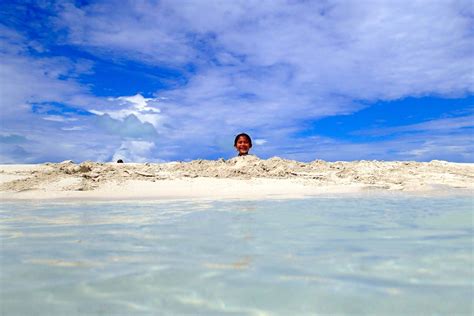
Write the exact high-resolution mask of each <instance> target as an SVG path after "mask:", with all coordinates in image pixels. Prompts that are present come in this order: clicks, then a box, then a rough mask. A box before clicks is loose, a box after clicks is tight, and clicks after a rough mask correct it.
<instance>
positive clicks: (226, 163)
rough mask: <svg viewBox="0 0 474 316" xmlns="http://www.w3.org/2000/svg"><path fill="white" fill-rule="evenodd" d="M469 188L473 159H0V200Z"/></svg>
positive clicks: (456, 191)
mask: <svg viewBox="0 0 474 316" xmlns="http://www.w3.org/2000/svg"><path fill="white" fill-rule="evenodd" d="M473 192H474V164H472V163H451V162H444V161H431V162H407V161H390V162H382V161H352V162H325V161H321V160H316V161H313V162H308V163H303V162H298V161H293V160H285V159H281V158H278V157H274V158H270V159H266V160H263V159H259V158H257V157H255V156H244V157H236V158H232V159H229V160H224V159H219V160H194V161H191V162H170V163H158V164H150V163H143V164H140V163H126V164H117V163H95V162H83V163H80V164H75V163H72V162H70V161H68V162H63V163H47V164H38V165H0V201H4V202H8V201H26V200H32V201H61V200H62V201H129V200H130V201H132V200H133V201H138V200H146V201H152V200H168V201H169V200H183V199H207V200H223V199H224V200H232V199H239V200H256V199H292V198H307V197H323V196H328V197H330V196H336V195H337V196H350V195H368V194H374V195H379V194H384V195H385V194H387V193H388V194H392V193H404V194H414V195H429V196H440V195H446V194H448V195H462V196H472V193H473Z"/></svg>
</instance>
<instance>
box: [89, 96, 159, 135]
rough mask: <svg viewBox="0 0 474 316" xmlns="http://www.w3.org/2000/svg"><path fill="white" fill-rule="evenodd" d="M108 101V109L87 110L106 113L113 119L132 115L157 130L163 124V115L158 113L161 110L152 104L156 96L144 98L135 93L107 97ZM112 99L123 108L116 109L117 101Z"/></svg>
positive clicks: (121, 118) (100, 113)
mask: <svg viewBox="0 0 474 316" xmlns="http://www.w3.org/2000/svg"><path fill="white" fill-rule="evenodd" d="M108 101H110V102H111V105H109V107H108V109H102V110H89V111H90V112H91V113H94V114H97V115H104V114H108V115H109V116H110V117H112V118H113V119H116V120H121V121H123V120H125V119H126V118H127V117H129V116H130V115H134V116H135V117H137V118H138V119H139V120H140V122H142V123H150V124H151V125H153V126H154V127H155V129H157V130H159V129H160V127H161V126H162V125H163V116H161V115H160V114H159V113H160V112H161V111H160V109H158V108H156V107H155V106H154V104H156V103H157V102H158V98H144V97H143V96H142V95H141V94H136V95H133V96H123V97H118V98H109V99H108ZM114 101H118V106H121V107H123V108H121V109H119V110H117V109H116V107H117V102H114ZM149 103H150V104H152V106H149V105H148V104H149ZM111 106H113V108H111Z"/></svg>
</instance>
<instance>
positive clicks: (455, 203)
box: [0, 195, 474, 315]
mask: <svg viewBox="0 0 474 316" xmlns="http://www.w3.org/2000/svg"><path fill="white" fill-rule="evenodd" d="M0 208H1V211H0V237H1V252H0V254H1V261H0V268H1V269H0V301H1V304H0V308H1V314H2V315H117V314H122V315H155V314H159V315H181V314H193V315H194V314H197V315H225V314H230V315H304V314H311V315H317V314H345V315H356V314H357V315H359V314H383V315H390V314H393V315H419V314H434V315H461V314H464V315H470V314H472V313H473V305H472V301H471V300H472V298H473V281H472V280H474V275H473V274H474V272H473V258H474V255H473V213H474V210H473V198H470V197H442V198H441V197H438V198H420V197H406V196H402V195H399V196H391V197H379V198H376V197H370V198H369V197H359V198H357V197H351V198H311V199H302V200H281V201H277V200H271V201H219V202H217V201H216V202H212V201H211V202H209V201H207V202H203V201H177V202H166V203H161V202H160V203H158V202H146V203H145V202H143V203H142V202H140V203H82V204H80V203H76V204H72V203H53V204H45V203H2V204H1V205H0Z"/></svg>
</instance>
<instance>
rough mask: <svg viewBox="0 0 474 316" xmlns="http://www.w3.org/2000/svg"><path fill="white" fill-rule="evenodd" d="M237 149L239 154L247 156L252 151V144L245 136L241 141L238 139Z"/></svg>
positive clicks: (241, 137) (240, 138)
mask: <svg viewBox="0 0 474 316" xmlns="http://www.w3.org/2000/svg"><path fill="white" fill-rule="evenodd" d="M235 148H236V149H237V151H238V152H239V155H240V156H242V155H247V154H248V153H249V149H250V142H249V140H248V139H247V137H245V136H240V137H239V139H237V143H236V144H235Z"/></svg>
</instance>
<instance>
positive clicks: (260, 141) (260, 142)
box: [254, 139, 267, 146]
mask: <svg viewBox="0 0 474 316" xmlns="http://www.w3.org/2000/svg"><path fill="white" fill-rule="evenodd" d="M266 142H267V140H266V139H256V140H255V141H254V143H255V145H259V146H260V145H263V144H265V143H266Z"/></svg>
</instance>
